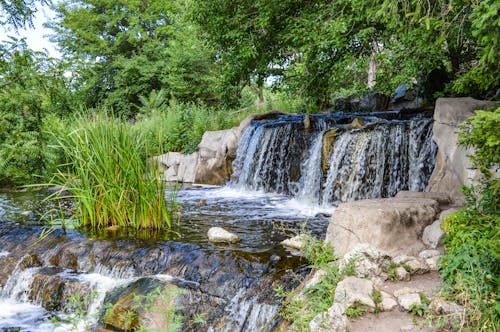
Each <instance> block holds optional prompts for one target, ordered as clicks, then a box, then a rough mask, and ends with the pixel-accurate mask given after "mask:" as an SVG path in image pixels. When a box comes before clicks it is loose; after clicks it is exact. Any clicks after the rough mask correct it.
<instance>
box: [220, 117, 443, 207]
mask: <svg viewBox="0 0 500 332" xmlns="http://www.w3.org/2000/svg"><path fill="white" fill-rule="evenodd" d="M356 116H357V117H358V118H360V119H362V122H363V123H364V125H363V126H362V127H360V128H356V129H350V126H349V125H347V126H346V124H348V123H349V122H351V121H353V119H355V117H356ZM309 117H310V118H311V123H312V124H313V125H312V126H311V127H310V128H305V127H304V125H303V121H304V120H303V116H283V117H280V118H278V119H274V120H259V121H253V122H252V124H251V125H250V126H249V127H247V129H246V130H245V132H244V134H243V136H242V138H241V141H240V144H239V146H238V150H237V157H236V159H235V161H234V162H233V169H234V172H233V176H232V179H231V181H230V183H229V186H231V187H233V188H238V189H241V190H256V191H263V192H274V193H279V194H284V195H287V196H291V197H294V198H297V199H299V200H301V201H306V202H309V203H312V204H319V205H325V206H326V205H331V204H334V205H335V204H338V202H345V201H351V200H357V199H364V198H379V197H391V196H394V195H395V194H396V193H397V192H398V191H400V190H412V191H422V190H424V189H425V186H426V185H427V181H428V179H429V177H430V174H431V173H432V169H433V167H434V162H435V155H436V146H435V144H434V142H432V118H431V117H428V116H425V115H423V114H420V115H416V116H408V115H401V114H399V113H396V112H388V113H385V114H381V113H378V114H369V113H365V114H355V115H352V114H351V115H346V114H332V115H309ZM334 128H336V129H337V133H336V135H335V137H334V139H333V145H332V146H330V147H327V148H326V149H325V147H324V146H323V144H325V140H323V136H324V134H325V133H326V132H327V131H328V130H330V129H334ZM325 151H329V154H328V155H324V153H325ZM323 159H326V160H323ZM322 164H323V165H326V169H324V167H323V169H322Z"/></svg>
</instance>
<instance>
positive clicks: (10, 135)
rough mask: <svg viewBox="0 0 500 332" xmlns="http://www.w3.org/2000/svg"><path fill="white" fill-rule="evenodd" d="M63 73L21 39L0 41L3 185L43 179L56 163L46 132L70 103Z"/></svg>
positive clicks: (0, 171) (0, 180)
mask: <svg viewBox="0 0 500 332" xmlns="http://www.w3.org/2000/svg"><path fill="white" fill-rule="evenodd" d="M63 72H64V68H62V67H61V66H60V65H59V64H58V63H57V62H56V61H54V60H53V59H51V58H49V57H48V55H47V54H46V53H44V52H35V51H32V50H30V49H29V48H28V46H27V45H26V42H25V41H24V40H22V39H21V40H17V39H12V40H11V41H9V42H5V43H3V44H1V45H0V185H12V184H19V183H22V184H25V183H27V182H33V181H41V178H43V176H49V175H50V174H51V171H52V170H53V169H52V167H53V166H55V164H57V162H58V160H57V158H58V156H57V155H56V154H54V153H52V151H51V150H50V149H49V148H48V145H49V137H47V131H48V130H49V128H50V131H53V130H56V129H57V128H56V127H57V123H58V118H57V116H56V114H59V115H62V114H64V113H66V112H67V111H68V110H69V109H70V108H71V107H70V105H71V95H70V92H69V90H68V89H67V86H66V82H65V79H64V76H63V75H62V73H63ZM50 115H54V116H52V117H50V120H49V116H50Z"/></svg>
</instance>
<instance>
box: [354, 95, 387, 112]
mask: <svg viewBox="0 0 500 332" xmlns="http://www.w3.org/2000/svg"><path fill="white" fill-rule="evenodd" d="M390 100H391V97H389V96H388V95H386V94H383V93H380V92H370V93H368V94H367V95H365V96H364V97H363V98H361V100H360V101H359V108H360V110H361V111H365V112H383V111H386V110H387V108H388V106H389V101H390Z"/></svg>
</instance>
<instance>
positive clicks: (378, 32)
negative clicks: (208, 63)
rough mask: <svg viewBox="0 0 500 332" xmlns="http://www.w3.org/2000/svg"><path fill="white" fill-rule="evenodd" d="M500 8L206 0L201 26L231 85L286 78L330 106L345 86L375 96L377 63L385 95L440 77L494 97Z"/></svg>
mask: <svg viewBox="0 0 500 332" xmlns="http://www.w3.org/2000/svg"><path fill="white" fill-rule="evenodd" d="M498 9H499V5H498V1H494V0H487V1H470V0H458V1H453V2H450V1H447V0H438V1H427V2H426V1H408V0H397V1H392V0H353V1H351V0H339V1H326V0H320V1H313V2H310V1H298V0H286V1H249V0H239V1H228V0H206V1H200V2H196V4H195V6H194V9H193V17H194V18H195V19H196V21H197V22H198V23H199V24H200V25H201V26H202V27H203V30H204V31H206V33H207V34H206V35H207V37H208V38H209V39H210V40H211V42H212V43H213V44H214V45H215V46H216V47H217V48H218V50H219V52H220V54H221V57H220V61H221V63H222V65H223V68H224V75H225V77H226V78H227V79H226V82H227V83H229V84H231V85H232V86H234V87H241V86H243V85H245V84H248V82H249V81H251V80H252V78H253V79H254V80H257V81H262V79H263V78H265V77H266V76H268V75H271V74H273V75H278V80H277V82H279V83H281V84H282V85H283V86H285V87H286V88H287V89H289V90H290V91H292V92H293V93H295V94H299V95H303V96H305V97H306V98H308V99H310V100H311V101H312V102H314V103H316V104H318V105H319V106H323V107H324V106H327V104H328V102H329V100H331V96H332V95H334V94H336V92H337V91H345V88H346V87H349V88H351V89H353V88H354V89H355V90H360V89H361V90H363V89H367V85H366V82H367V76H368V75H367V68H368V63H369V61H370V59H374V61H375V62H376V63H377V66H378V71H377V80H376V85H375V87H374V88H375V89H377V90H381V91H384V92H392V91H393V89H394V88H395V87H396V86H397V85H398V84H400V83H401V82H402V81H405V80H406V81H407V80H409V79H411V78H425V77H426V76H428V75H429V74H430V73H432V72H433V71H436V70H441V71H444V72H446V73H447V76H448V79H449V80H450V81H455V84H454V85H453V91H454V92H457V93H472V92H475V93H476V94H484V93H485V92H486V91H488V90H489V89H495V88H496V87H498V84H499V77H500V75H498V74H499V69H498V68H499V67H498V64H499V63H500V61H499V49H498V44H499V43H498V40H499V38H500V37H499V36H500V33H499V30H498V29H499V28H498V27H499V25H498V24H496V23H497V22H498V21H499V20H500V18H499V15H498ZM457 79H458V81H456V80H457Z"/></svg>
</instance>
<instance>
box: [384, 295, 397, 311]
mask: <svg viewBox="0 0 500 332" xmlns="http://www.w3.org/2000/svg"><path fill="white" fill-rule="evenodd" d="M380 294H381V295H382V302H381V303H380V307H381V308H382V310H383V311H391V310H392V309H394V308H396V307H397V306H398V302H397V301H396V300H395V299H394V298H393V297H392V296H391V295H390V294H389V293H387V292H384V291H381V292H380Z"/></svg>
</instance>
